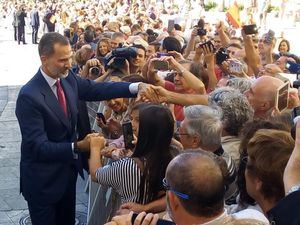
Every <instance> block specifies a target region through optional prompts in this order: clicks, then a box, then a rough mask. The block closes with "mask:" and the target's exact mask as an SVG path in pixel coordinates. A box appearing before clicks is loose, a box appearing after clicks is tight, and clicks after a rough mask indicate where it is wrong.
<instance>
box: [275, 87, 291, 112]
mask: <svg viewBox="0 0 300 225" xmlns="http://www.w3.org/2000/svg"><path fill="white" fill-rule="evenodd" d="M289 87H290V82H286V83H285V84H283V85H282V86H281V87H279V88H278V89H277V93H276V102H275V107H276V108H277V109H278V111H279V112H282V111H284V110H285V109H287V107H288V100H289Z"/></svg>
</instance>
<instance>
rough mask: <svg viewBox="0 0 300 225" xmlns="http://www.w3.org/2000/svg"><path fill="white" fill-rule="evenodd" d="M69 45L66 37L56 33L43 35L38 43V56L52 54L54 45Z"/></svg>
mask: <svg viewBox="0 0 300 225" xmlns="http://www.w3.org/2000/svg"><path fill="white" fill-rule="evenodd" d="M55 44H60V45H69V41H68V39H67V38H66V37H64V36H63V35H61V34H60V33H57V32H49V33H46V34H44V35H43V37H42V38H41V40H40V42H39V47H38V49H39V55H40V56H50V55H52V54H53V53H54V45H55Z"/></svg>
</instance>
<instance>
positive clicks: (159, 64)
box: [153, 60, 169, 71]
mask: <svg viewBox="0 0 300 225" xmlns="http://www.w3.org/2000/svg"><path fill="white" fill-rule="evenodd" d="M153 64H154V69H155V70H159V71H166V70H169V63H168V62H166V61H160V60H155V61H153Z"/></svg>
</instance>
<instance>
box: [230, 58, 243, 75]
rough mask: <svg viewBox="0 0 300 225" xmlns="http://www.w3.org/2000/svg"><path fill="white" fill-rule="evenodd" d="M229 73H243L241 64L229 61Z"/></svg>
mask: <svg viewBox="0 0 300 225" xmlns="http://www.w3.org/2000/svg"><path fill="white" fill-rule="evenodd" d="M229 71H230V72H231V73H238V74H241V73H242V72H243V64H242V63H240V62H237V61H233V60H231V61H230V62H229Z"/></svg>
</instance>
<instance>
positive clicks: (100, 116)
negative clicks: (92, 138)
mask: <svg viewBox="0 0 300 225" xmlns="http://www.w3.org/2000/svg"><path fill="white" fill-rule="evenodd" d="M97 116H98V117H99V119H101V120H102V122H103V123H104V124H106V119H105V117H104V115H103V113H100V112H98V113H97Z"/></svg>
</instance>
